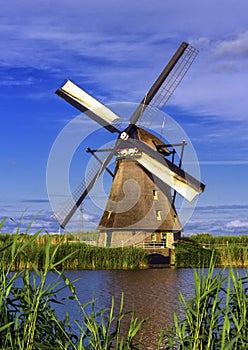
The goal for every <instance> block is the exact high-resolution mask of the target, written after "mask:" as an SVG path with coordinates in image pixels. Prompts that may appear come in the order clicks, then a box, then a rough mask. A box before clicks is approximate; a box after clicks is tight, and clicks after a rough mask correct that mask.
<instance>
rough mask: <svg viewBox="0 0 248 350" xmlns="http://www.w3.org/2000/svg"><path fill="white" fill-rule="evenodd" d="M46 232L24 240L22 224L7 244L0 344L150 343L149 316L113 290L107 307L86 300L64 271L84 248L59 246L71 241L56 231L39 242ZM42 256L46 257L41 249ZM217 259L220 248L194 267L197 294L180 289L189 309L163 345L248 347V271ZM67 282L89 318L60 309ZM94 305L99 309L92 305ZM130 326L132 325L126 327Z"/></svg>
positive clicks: (125, 348) (29, 348) (79, 346)
mask: <svg viewBox="0 0 248 350" xmlns="http://www.w3.org/2000/svg"><path fill="white" fill-rule="evenodd" d="M3 224H4V220H3V221H2V222H0V230H1V227H2V226H3ZM39 234H40V232H39V231H38V232H37V233H36V234H35V235H32V236H28V235H26V236H25V240H23V239H22V238H23V237H22V236H20V235H19V232H18V231H17V233H16V234H15V235H13V236H12V238H11V239H9V240H6V241H5V244H4V245H2V246H1V248H0V253H1V254H2V255H1V259H0V285H1V288H0V349H4V350H12V349H15V350H24V349H25V350H40V349H54V350H94V349H95V350H96V349H98V350H111V349H116V350H117V349H118V350H134V349H136V350H139V349H147V348H149V344H144V343H143V344H142V339H141V338H140V336H139V331H140V329H141V328H142V325H143V323H144V322H145V320H141V321H139V320H138V319H137V318H136V317H135V315H134V314H133V313H131V316H130V314H128V315H127V314H126V313H124V312H123V305H124V296H122V299H121V302H120V304H119V306H116V304H115V300H114V297H113V298H112V304H111V307H110V308H109V309H106V310H97V309H96V307H95V304H94V301H90V302H89V303H88V304H83V305H81V303H80V301H79V299H78V297H77V292H76V289H75V286H74V282H73V281H69V280H68V278H67V277H66V276H65V275H64V273H63V272H62V271H61V270H60V268H61V267H62V266H66V262H67V260H69V259H71V258H72V257H73V256H74V255H77V250H75V249H73V248H72V250H71V252H68V251H66V252H65V250H63V249H65V248H63V249H62V250H61V252H60V253H59V249H60V247H62V246H63V245H64V247H65V246H66V243H63V244H62V245H61V246H60V245H56V246H55V245H53V244H52V241H51V237H47V239H46V244H45V245H40V243H39V244H38V243H37V242H39ZM73 244H74V243H73ZM35 245H37V247H42V248H43V249H44V255H42V257H43V259H44V260H42V264H43V265H42V266H43V268H42V270H41V269H38V268H37V263H36V261H35V262H34V261H33V260H35V259H34V257H33V256H31V255H30V254H29V252H30V251H31V250H32V249H33V247H34V246H35ZM71 247H73V246H71ZM191 248H192V247H191ZM185 249H186V248H185ZM58 253H59V254H60V255H59V254H58ZM65 254H66V255H65ZM87 256H88V255H87ZM23 257H25V259H26V264H27V266H29V267H31V268H32V269H33V272H32V274H31V273H30V272H29V270H28V269H25V268H24V269H22V270H18V271H16V272H13V270H14V269H15V268H16V267H17V266H20V261H23V260H24V259H23ZM35 257H36V259H38V258H37V254H36V255H35ZM74 258H75V257H74ZM76 259H78V257H77V256H76ZM101 260H103V259H101ZM95 261H96V259H95ZM89 263H90V264H92V261H91V260H89ZM215 266H216V261H215V257H214V254H213V255H212V256H211V259H210V262H209V267H208V269H205V268H199V269H198V270H195V271H194V294H193V295H192V296H191V297H189V296H187V297H185V296H184V295H183V294H182V293H180V303H181V307H182V310H181V312H180V314H177V313H175V314H174V324H173V326H172V327H171V328H166V329H164V330H162V331H161V335H160V338H159V340H158V347H157V349H164V350H169V349H173V350H175V349H178V350H179V349H185V350H186V349H188V350H205V349H206V350H224V349H225V350H226V349H227V350H228V349H229V350H240V349H241V350H242V349H244V350H245V349H247V348H248V319H247V312H248V293H247V291H248V275H247V273H246V275H244V276H242V277H241V276H240V275H239V273H238V271H236V270H234V269H232V268H230V269H228V271H226V270H224V269H222V270H217V271H216V269H215ZM51 271H52V272H53V273H54V276H55V278H54V280H53V282H52V283H51V284H49V283H48V281H47V276H48V274H49V273H50V272H51ZM20 280H21V281H22V283H21V286H20ZM17 281H18V283H16V282H17ZM18 286H19V287H18ZM63 289H66V291H67V295H68V299H70V300H72V301H73V302H75V303H76V304H77V305H78V306H79V307H80V310H81V316H82V317H81V319H79V320H78V321H72V320H70V316H69V315H68V314H65V315H64V316H61V317H60V318H58V316H57V313H56V310H55V308H54V303H63V300H60V299H59V297H58V296H59V291H61V290H63ZM89 304H90V305H91V310H88V309H89V308H88V306H89ZM126 316H127V317H126ZM123 325H125V328H126V327H127V330H126V331H125V332H123ZM75 327H76V328H77V331H75ZM124 333H125V334H124Z"/></svg>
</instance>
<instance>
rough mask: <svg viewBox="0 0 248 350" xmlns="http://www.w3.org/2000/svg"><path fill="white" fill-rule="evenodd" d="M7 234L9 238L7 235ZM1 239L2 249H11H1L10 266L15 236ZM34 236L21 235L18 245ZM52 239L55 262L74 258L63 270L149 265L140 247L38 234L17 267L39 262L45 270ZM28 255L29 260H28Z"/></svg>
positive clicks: (60, 266) (24, 251)
mask: <svg viewBox="0 0 248 350" xmlns="http://www.w3.org/2000/svg"><path fill="white" fill-rule="evenodd" d="M4 236H5V237H4ZM4 236H3V237H2V240H1V242H0V249H1V247H3V246H4V245H5V246H6V245H7V246H8V248H6V249H4V250H2V252H0V259H2V260H3V261H5V264H6V266H9V265H10V264H11V263H12V255H11V254H12V253H11V249H12V248H11V246H12V243H13V241H14V240H15V235H4ZM31 237H32V236H30V235H28V234H26V235H19V236H18V242H16V245H17V246H18V248H20V249H21V247H22V246H23V245H24V246H25V245H26V243H27V242H28V241H29V240H30V238H31ZM48 242H50V243H51V245H50V254H53V253H54V251H55V250H56V257H55V261H56V262H57V261H63V257H64V256H67V255H70V258H68V259H66V260H65V261H63V262H61V263H60V264H59V265H58V266H57V268H58V269H60V270H92V269H122V270H127V269H131V270H133V269H140V268H147V267H148V261H147V253H146V252H145V251H144V250H143V249H140V248H135V247H123V248H103V247H95V246H88V245H86V244H84V243H82V242H80V241H76V242H75V237H74V236H73V235H70V236H66V235H65V236H62V235H61V236H59V235H58V236H56V237H54V236H49V235H44V236H38V237H37V238H36V239H35V241H34V242H33V244H32V245H29V246H28V247H27V246H25V248H24V249H23V250H22V253H21V254H19V255H18V256H17V257H16V259H15V262H14V264H12V268H13V270H15V271H17V270H22V269H32V268H33V266H34V265H35V266H36V267H37V268H38V269H44V264H45V257H46V246H47V243H48ZM27 257H28V259H27Z"/></svg>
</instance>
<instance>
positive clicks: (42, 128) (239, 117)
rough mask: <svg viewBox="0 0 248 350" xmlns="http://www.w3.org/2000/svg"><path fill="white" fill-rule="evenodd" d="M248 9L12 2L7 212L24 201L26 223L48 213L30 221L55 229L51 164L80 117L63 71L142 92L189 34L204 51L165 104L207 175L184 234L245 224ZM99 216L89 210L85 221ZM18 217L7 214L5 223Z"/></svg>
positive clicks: (129, 95)
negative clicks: (64, 95) (62, 94)
mask: <svg viewBox="0 0 248 350" xmlns="http://www.w3.org/2000/svg"><path fill="white" fill-rule="evenodd" d="M247 11H248V4H247V1H245V0H235V1H234V0H229V1H228V2H227V1H224V0H221V1H218V2H217V1H213V0H210V1H208V2H199V1H197V0H189V1H184V0H178V1H176V2H175V1H172V0H167V1H153V2H151V1H147V0H144V1H142V2H138V1H136V2H135V1H128V0H126V1H123V0H121V1H113V0H105V1H100V0H94V1H85V0H82V1H79V0H71V1H64V0H60V1H57V0H53V1H52V2H51V1H47V0H42V1H41V0H36V1H29V0H23V1H17V0H14V1H9V2H4V3H3V4H2V5H1V15H0V46H1V47H0V48H1V50H0V85H1V88H0V111H1V148H0V164H1V185H0V209H1V217H4V216H8V217H13V218H14V219H15V220H17V221H18V218H20V216H21V214H22V213H23V212H24V211H25V210H27V212H26V214H25V219H23V225H24V226H25V224H26V222H27V221H28V220H29V219H30V217H32V215H33V213H37V212H39V211H41V213H40V214H39V215H38V218H37V219H35V222H34V226H35V227H37V228H39V227H42V228H44V229H47V230H48V231H50V232H51V231H53V230H56V225H55V224H54V222H53V221H52V220H51V218H50V215H51V211H50V206H49V203H48V197H47V190H46V164H47V160H48V156H49V152H50V150H51V147H52V145H53V142H54V140H55V139H56V137H57V135H58V134H59V132H60V131H61V130H62V129H63V127H65V125H66V124H67V123H68V122H69V121H70V120H72V119H73V118H75V117H76V116H77V115H78V112H77V111H76V110H75V109H73V107H71V106H69V105H68V104H66V103H65V102H64V101H62V100H61V99H60V98H58V97H57V96H56V95H55V94H54V92H55V90H56V89H57V88H58V87H59V86H60V85H61V84H62V83H63V81H64V80H65V79H66V78H70V79H71V80H72V81H74V82H76V83H77V84H78V85H79V86H81V87H82V88H83V89H85V90H86V91H87V92H88V93H90V94H92V95H93V96H94V97H96V98H97V99H99V100H100V101H101V102H103V103H105V104H109V103H120V102H139V101H140V100H141V99H142V98H143V96H144V94H145V92H146V91H147V90H148V89H149V88H150V86H151V84H152V83H153V82H154V80H155V79H156V78H157V76H158V74H159V73H160V71H161V70H162V69H163V67H164V66H165V64H166V63H167V62H168V60H169V59H170V57H171V56H172V54H173V53H174V51H175V50H176V49H177V47H178V46H179V45H180V43H181V42H182V41H187V42H189V43H190V44H192V45H193V46H194V47H196V48H197V49H198V50H199V51H200V52H199V55H198V57H197V58H196V60H195V62H194V63H193V65H192V67H191V68H190V71H189V72H188V74H187V75H186V77H185V78H184V80H183V82H182V83H181V84H180V86H179V87H178V89H177V90H176V91H175V93H174V94H173V97H172V98H171V99H170V101H169V102H168V104H167V106H166V108H165V111H166V112H167V113H168V114H169V115H170V116H171V117H173V118H174V120H175V121H176V122H177V123H179V124H180V126H181V127H182V128H183V129H184V130H185V132H186V134H187V135H188V137H189V138H190V140H191V141H192V143H193V145H194V148H195V150H196V152H197V155H198V159H199V164H200V169H201V177H202V181H203V182H204V183H205V184H206V191H205V193H203V194H202V195H201V196H200V198H199V201H198V207H197V209H196V211H195V213H194V215H193V217H192V218H191V220H190V221H189V223H188V224H187V225H186V227H185V232H186V233H192V232H193V233H196V232H210V233H213V234H218V233H219V234H235V233H247V232H248V215H247V214H248V189H247V174H248V156H247V151H248V142H247V139H248V137H247V135H248V98H247V85H248V22H247ZM81 152H83V150H81ZM75 173H76V172H75ZM77 176H78V177H79V178H80V174H79V173H78V172H77V175H76V176H75V177H76V179H75V183H76V182H77ZM72 181H73V182H74V180H72ZM96 221H97V217H95V216H94V215H93V214H92V213H90V212H87V210H86V212H85V222H93V223H95V222H96ZM14 225H15V224H13V223H12V222H11V221H10V220H8V222H7V224H6V226H5V227H6V230H9V231H11V230H14Z"/></svg>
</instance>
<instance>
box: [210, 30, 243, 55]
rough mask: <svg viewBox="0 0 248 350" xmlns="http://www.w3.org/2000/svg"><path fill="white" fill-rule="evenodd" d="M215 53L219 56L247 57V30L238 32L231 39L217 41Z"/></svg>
mask: <svg viewBox="0 0 248 350" xmlns="http://www.w3.org/2000/svg"><path fill="white" fill-rule="evenodd" d="M215 53H216V55H217V56H219V57H227V56H229V57H242V56H243V57H246V58H247V57H248V31H245V32H242V33H239V34H238V36H237V37H236V38H234V39H232V40H223V41H220V42H218V43H217V45H216V48H215Z"/></svg>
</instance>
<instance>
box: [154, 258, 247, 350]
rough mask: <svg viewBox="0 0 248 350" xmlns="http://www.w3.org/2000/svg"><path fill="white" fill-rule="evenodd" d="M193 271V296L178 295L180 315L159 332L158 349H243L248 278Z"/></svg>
mask: <svg viewBox="0 0 248 350" xmlns="http://www.w3.org/2000/svg"><path fill="white" fill-rule="evenodd" d="M214 268H215V259H214V257H212V259H211V263H210V266H209V269H208V270H206V269H199V270H198V271H195V272H194V288H195V293H194V296H193V297H192V298H190V299H188V298H186V297H185V296H183V294H182V293H180V302H181V306H182V309H183V315H181V316H180V318H179V316H178V315H177V314H174V326H173V327H172V329H166V330H165V331H164V332H162V333H161V336H160V340H159V349H191V350H218V349H220V350H224V349H225V350H226V349H230V350H242V349H247V345H248V321H247V311H248V296H247V283H248V275H247V274H246V276H245V277H242V278H241V277H240V275H239V273H238V271H235V270H233V269H232V268H230V269H229V270H228V272H227V271H225V270H221V271H220V272H216V270H215V269H214Z"/></svg>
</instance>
